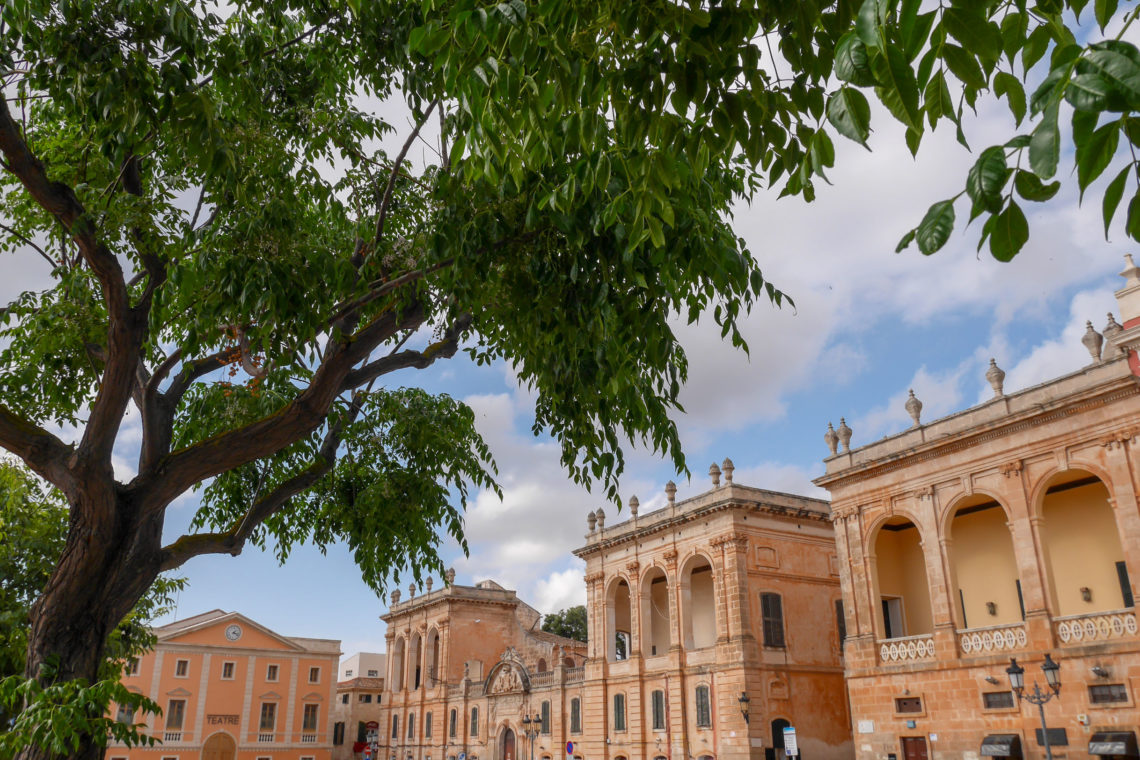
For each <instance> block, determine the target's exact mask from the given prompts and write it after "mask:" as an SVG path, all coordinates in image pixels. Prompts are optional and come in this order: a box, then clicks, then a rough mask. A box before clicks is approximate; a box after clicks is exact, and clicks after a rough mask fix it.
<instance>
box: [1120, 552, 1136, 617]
mask: <svg viewBox="0 0 1140 760" xmlns="http://www.w3.org/2000/svg"><path fill="white" fill-rule="evenodd" d="M1116 577H1117V579H1118V580H1119V581H1120V596H1121V598H1122V599H1123V601H1124V606H1125V607H1132V606H1133V603H1134V602H1133V599H1132V584H1131V583H1130V582H1129V580H1128V565H1126V564H1124V563H1123V562H1117V563H1116Z"/></svg>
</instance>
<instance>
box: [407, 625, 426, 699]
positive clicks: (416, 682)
mask: <svg viewBox="0 0 1140 760" xmlns="http://www.w3.org/2000/svg"><path fill="white" fill-rule="evenodd" d="M423 648H424V647H423V639H421V638H420V635H419V633H415V634H413V635H412V642H411V644H410V645H409V646H408V683H409V684H411V687H412V688H413V689H418V688H420V686H421V685H422V681H421V680H420V678H421V675H422V673H421V671H420V668H421V663H422V661H423V658H424V657H423V655H424V653H423Z"/></svg>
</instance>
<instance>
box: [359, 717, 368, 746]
mask: <svg viewBox="0 0 1140 760" xmlns="http://www.w3.org/2000/svg"><path fill="white" fill-rule="evenodd" d="M356 741H358V742H360V743H361V744H363V743H364V742H366V741H368V726H366V725H365V724H364V721H358V722H357V724H356Z"/></svg>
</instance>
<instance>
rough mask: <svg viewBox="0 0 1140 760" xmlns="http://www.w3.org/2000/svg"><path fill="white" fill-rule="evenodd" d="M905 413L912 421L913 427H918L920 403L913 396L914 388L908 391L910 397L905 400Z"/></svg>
mask: <svg viewBox="0 0 1140 760" xmlns="http://www.w3.org/2000/svg"><path fill="white" fill-rule="evenodd" d="M906 413H907V414H909V415H910V418H911V419H912V420H914V425H913V427H918V426H919V425H921V424H922V423H921V422H920V421H919V418H920V417H921V416H922V402H921V401H919V400H918V398H917V397H916V396H915V395H914V388H911V389H910V397H909V398H907V400H906Z"/></svg>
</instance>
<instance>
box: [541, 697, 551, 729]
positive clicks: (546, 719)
mask: <svg viewBox="0 0 1140 760" xmlns="http://www.w3.org/2000/svg"><path fill="white" fill-rule="evenodd" d="M542 733H544V734H549V733H550V703H549V702H543V703H542Z"/></svg>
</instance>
